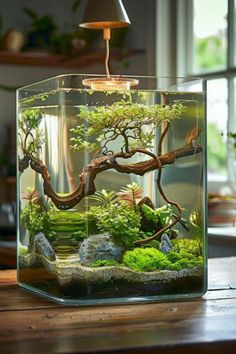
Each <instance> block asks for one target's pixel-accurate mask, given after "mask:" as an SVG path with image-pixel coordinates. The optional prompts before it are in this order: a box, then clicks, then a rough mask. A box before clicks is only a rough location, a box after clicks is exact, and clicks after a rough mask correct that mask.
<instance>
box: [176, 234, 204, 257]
mask: <svg viewBox="0 0 236 354" xmlns="http://www.w3.org/2000/svg"><path fill="white" fill-rule="evenodd" d="M171 242H172V245H173V251H175V252H188V253H191V254H193V255H197V256H201V255H202V246H201V242H200V241H199V240H190V239H187V238H180V239H175V240H172V241H171Z"/></svg>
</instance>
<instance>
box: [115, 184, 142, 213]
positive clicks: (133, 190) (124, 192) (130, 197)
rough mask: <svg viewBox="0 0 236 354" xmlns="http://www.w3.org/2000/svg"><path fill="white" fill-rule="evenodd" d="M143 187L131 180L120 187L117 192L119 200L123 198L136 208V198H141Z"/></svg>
mask: <svg viewBox="0 0 236 354" xmlns="http://www.w3.org/2000/svg"><path fill="white" fill-rule="evenodd" d="M142 193H143V189H142V188H141V187H139V186H138V185H137V183H135V182H132V183H129V184H127V185H126V187H123V188H121V190H120V192H119V193H118V195H119V198H120V200H124V201H125V202H126V203H128V204H129V205H133V206H134V207H135V208H137V199H141V198H142Z"/></svg>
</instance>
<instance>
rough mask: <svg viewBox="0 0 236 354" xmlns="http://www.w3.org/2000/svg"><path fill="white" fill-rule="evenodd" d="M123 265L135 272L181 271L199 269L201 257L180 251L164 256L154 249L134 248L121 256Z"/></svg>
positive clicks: (201, 262) (201, 263)
mask: <svg viewBox="0 0 236 354" xmlns="http://www.w3.org/2000/svg"><path fill="white" fill-rule="evenodd" d="M123 263H124V264H125V265H126V266H127V267H129V268H131V269H134V270H136V271H141V272H151V271H157V270H162V269H166V270H181V269H189V268H193V267H201V266H202V265H203V260H202V257H201V256H198V255H196V254H194V253H190V252H186V251H185V250H181V251H180V252H176V251H172V252H170V253H168V254H164V253H162V252H160V251H159V250H157V249H156V248H153V247H151V248H135V249H134V250H132V251H127V252H126V253H125V254H124V256H123Z"/></svg>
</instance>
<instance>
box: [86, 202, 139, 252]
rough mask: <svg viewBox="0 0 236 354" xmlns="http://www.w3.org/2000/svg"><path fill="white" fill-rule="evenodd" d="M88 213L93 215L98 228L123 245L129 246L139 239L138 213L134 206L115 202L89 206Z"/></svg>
mask: <svg viewBox="0 0 236 354" xmlns="http://www.w3.org/2000/svg"><path fill="white" fill-rule="evenodd" d="M90 213H91V214H92V215H94V216H95V218H96V224H97V227H98V229H99V230H100V231H101V232H108V233H109V234H111V235H112V236H113V238H114V240H115V241H116V242H117V243H118V244H121V245H122V246H123V247H125V248H130V247H132V246H133V243H134V241H136V240H139V239H140V215H139V213H137V211H136V210H135V209H134V207H132V206H129V205H127V204H125V203H115V204H110V205H109V206H103V207H101V206H94V207H91V209H90Z"/></svg>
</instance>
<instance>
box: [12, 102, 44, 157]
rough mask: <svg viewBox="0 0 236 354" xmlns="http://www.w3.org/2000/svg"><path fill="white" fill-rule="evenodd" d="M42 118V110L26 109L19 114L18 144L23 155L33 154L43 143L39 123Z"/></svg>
mask: <svg viewBox="0 0 236 354" xmlns="http://www.w3.org/2000/svg"><path fill="white" fill-rule="evenodd" d="M42 118H43V113H42V110H40V109H36V108H33V109H27V110H25V111H23V112H22V113H21V115H20V119H19V123H18V127H19V128H18V144H19V147H20V149H21V151H22V152H23V154H24V155H25V156H27V155H35V154H37V152H38V150H39V149H40V148H41V146H42V144H43V143H44V137H43V133H42V131H41V130H40V128H39V127H40V123H41V121H42Z"/></svg>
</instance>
